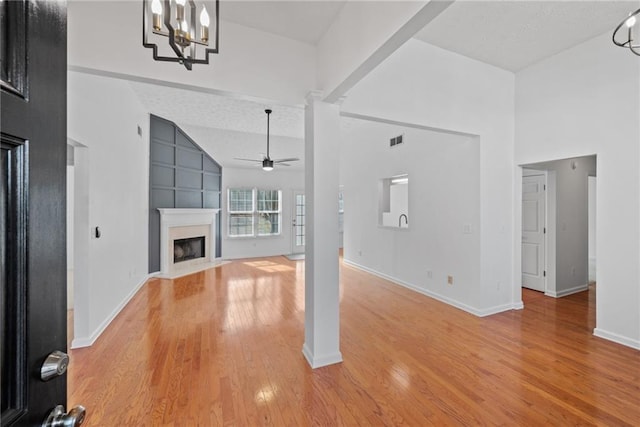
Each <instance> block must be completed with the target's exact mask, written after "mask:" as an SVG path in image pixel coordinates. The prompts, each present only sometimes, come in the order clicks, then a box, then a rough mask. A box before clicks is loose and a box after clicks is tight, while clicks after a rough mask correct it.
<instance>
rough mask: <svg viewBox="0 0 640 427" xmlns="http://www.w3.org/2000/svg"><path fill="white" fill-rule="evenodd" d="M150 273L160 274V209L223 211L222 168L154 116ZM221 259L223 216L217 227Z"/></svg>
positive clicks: (164, 121)
mask: <svg viewBox="0 0 640 427" xmlns="http://www.w3.org/2000/svg"><path fill="white" fill-rule="evenodd" d="M150 134H151V141H150V156H149V158H150V165H149V175H150V176H149V272H150V273H153V272H156V271H160V212H158V208H207V209H209V208H213V209H216V208H218V209H219V208H220V202H221V200H220V197H221V193H220V189H221V181H222V167H221V166H220V165H219V164H218V163H217V162H216V161H215V160H213V159H212V158H211V157H210V156H209V155H208V154H207V153H206V152H205V151H204V150H203V149H202V148H200V146H198V144H196V143H195V141H193V140H192V139H191V138H189V136H188V135H187V134H186V133H184V131H183V130H182V129H180V128H179V127H178V126H176V124H175V123H173V122H170V121H168V120H165V119H163V118H160V117H157V116H154V115H151V126H150ZM216 228H217V231H216V256H220V254H221V253H222V251H221V247H220V245H221V233H220V215H218V216H217V225H216Z"/></svg>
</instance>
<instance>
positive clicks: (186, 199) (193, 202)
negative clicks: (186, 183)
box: [176, 190, 203, 208]
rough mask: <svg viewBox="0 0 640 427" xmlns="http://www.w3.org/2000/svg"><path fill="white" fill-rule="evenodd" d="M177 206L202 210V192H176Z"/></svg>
mask: <svg viewBox="0 0 640 427" xmlns="http://www.w3.org/2000/svg"><path fill="white" fill-rule="evenodd" d="M176 206H179V207H181V208H202V207H203V206H202V192H201V191H186V190H180V191H176Z"/></svg>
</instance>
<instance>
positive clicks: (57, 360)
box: [40, 351, 69, 381]
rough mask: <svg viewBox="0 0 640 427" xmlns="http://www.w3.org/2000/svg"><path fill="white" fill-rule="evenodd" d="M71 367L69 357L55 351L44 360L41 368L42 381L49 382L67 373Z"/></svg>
mask: <svg viewBox="0 0 640 427" xmlns="http://www.w3.org/2000/svg"><path fill="white" fill-rule="evenodd" d="M67 366H69V356H67V354H66V353H63V352H61V351H54V352H53V353H51V354H50V355H48V356H47V358H46V359H45V360H44V363H43V364H42V368H40V379H42V381H49V380H50V379H53V378H55V377H59V376H60V375H63V374H64V373H65V372H67Z"/></svg>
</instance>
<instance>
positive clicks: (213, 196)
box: [204, 191, 220, 209]
mask: <svg viewBox="0 0 640 427" xmlns="http://www.w3.org/2000/svg"><path fill="white" fill-rule="evenodd" d="M204 207H205V208H207V209H220V192H219V191H205V192H204Z"/></svg>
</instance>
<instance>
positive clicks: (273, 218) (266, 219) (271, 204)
mask: <svg viewBox="0 0 640 427" xmlns="http://www.w3.org/2000/svg"><path fill="white" fill-rule="evenodd" d="M272 234H280V191H278V190H258V236H269V235H272Z"/></svg>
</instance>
